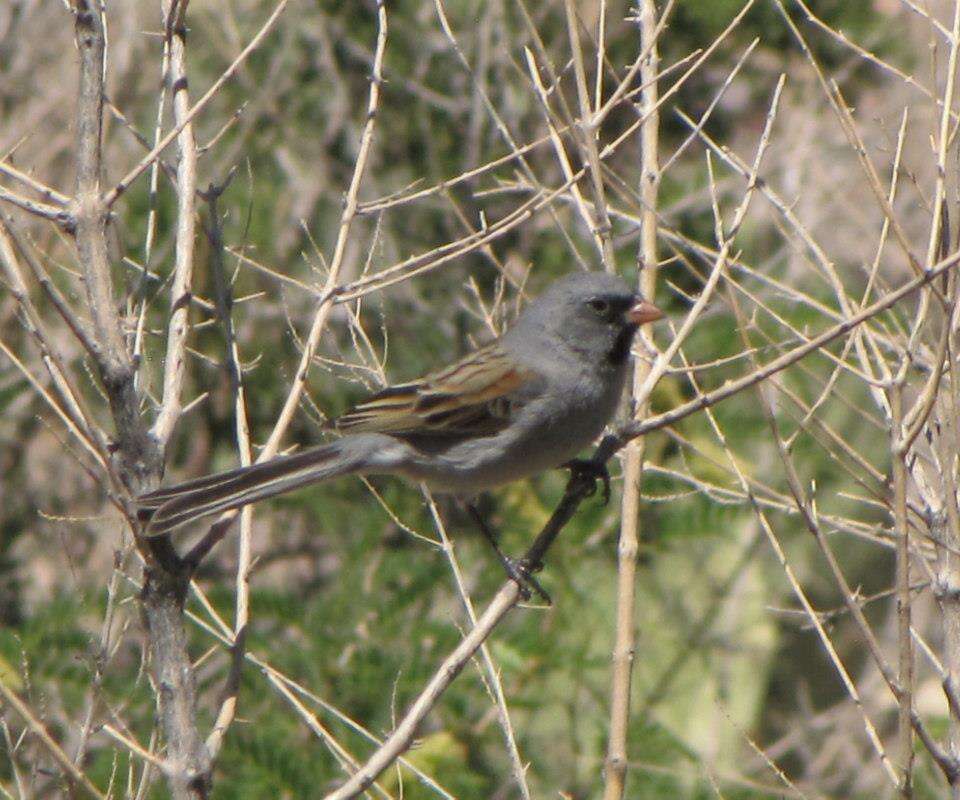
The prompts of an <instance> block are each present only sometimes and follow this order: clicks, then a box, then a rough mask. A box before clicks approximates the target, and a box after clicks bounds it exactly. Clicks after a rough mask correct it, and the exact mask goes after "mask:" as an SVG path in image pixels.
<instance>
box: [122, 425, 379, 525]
mask: <svg viewBox="0 0 960 800" xmlns="http://www.w3.org/2000/svg"><path fill="white" fill-rule="evenodd" d="M359 438H361V437H348V438H346V439H341V440H340V441H337V442H333V443H331V444H325V445H321V446H319V447H312V448H310V449H309V450H304V451H303V452H300V453H294V454H293V455H289V456H281V457H280V458H275V459H272V460H271V461H265V462H263V463H262V464H252V465H251V466H249V467H240V468H239V469H233V470H230V471H229V472H221V473H218V474H216V475H208V476H207V477H205V478H197V479H195V480H192V481H186V482H184V483H180V484H177V485H176V486H169V487H166V488H162V489H157V490H156V491H154V492H149V493H147V494H143V495H141V496H140V497H138V498H137V506H138V516H139V517H140V520H141V521H143V522H146V523H147V525H146V529H145V532H146V535H147V536H160V535H161V534H164V533H170V532H171V531H173V530H176V529H177V528H180V527H182V526H184V525H188V524H190V523H191V522H194V521H195V520H197V519H199V518H200V517H205V516H207V515H208V514H218V513H221V512H223V511H230V510H231V509H234V508H240V507H241V506H245V505H248V504H249V503H255V502H256V501H258V500H264V499H266V498H268V497H274V496H275V495H278V494H283V493H284V492H289V491H290V490H292V489H296V488H298V487H300V486H305V485H306V484H308V483H315V482H316V481H321V480H326V479H327V478H333V477H337V476H339V475H346V474H348V473H351V472H358V471H363V468H364V466H365V465H367V464H368V463H369V460H365V459H364V458H363V453H362V452H360V451H359V450H358V449H357V448H356V447H355V446H353V445H354V440H356V439H359ZM362 449H363V448H361V450H362Z"/></svg>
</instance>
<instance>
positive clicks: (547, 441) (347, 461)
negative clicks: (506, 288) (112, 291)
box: [136, 272, 663, 559]
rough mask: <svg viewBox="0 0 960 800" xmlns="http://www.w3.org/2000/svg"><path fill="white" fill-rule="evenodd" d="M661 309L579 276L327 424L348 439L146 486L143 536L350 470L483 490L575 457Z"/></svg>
mask: <svg viewBox="0 0 960 800" xmlns="http://www.w3.org/2000/svg"><path fill="white" fill-rule="evenodd" d="M662 316H663V313H662V312H661V311H660V309H659V308H657V307H656V306H655V305H654V304H653V303H651V302H650V301H649V300H647V299H645V298H644V297H642V296H641V295H640V294H639V293H637V292H635V291H633V290H632V289H631V288H630V287H629V286H628V285H627V283H626V282H625V281H624V280H623V279H622V278H620V277H618V276H616V275H613V274H609V273H606V272H577V273H572V274H569V275H567V276H565V277H563V278H560V279H558V280H556V281H554V282H553V283H552V284H551V285H549V286H548V287H547V288H546V289H545V290H544V291H543V292H542V293H541V294H540V295H539V296H538V297H536V298H535V299H534V300H532V301H531V302H530V303H528V304H527V305H526V307H525V308H524V309H523V310H522V311H521V312H520V314H519V315H518V316H517V319H516V320H515V322H514V323H513V325H511V326H510V327H509V328H508V329H507V330H506V332H505V333H503V334H502V335H501V336H500V337H499V338H498V339H496V340H495V341H493V342H492V343H491V344H489V345H486V346H484V347H481V348H479V349H477V350H475V351H474V352H472V353H470V354H469V355H468V356H466V357H465V358H463V359H461V360H459V361H457V362H456V363H454V364H452V365H450V366H448V367H445V368H443V369H440V370H437V371H434V372H431V373H429V374H427V375H425V376H424V377H422V378H420V379H418V380H413V381H409V382H404V383H399V384H395V385H392V386H388V387H387V388H385V389H383V390H381V391H379V392H377V393H375V394H373V395H372V396H371V397H369V398H368V399H366V400H364V401H362V402H360V403H358V404H357V405H356V406H354V407H353V408H352V409H350V410H349V411H347V412H346V413H345V414H343V415H342V416H340V417H338V418H336V419H333V420H331V421H330V422H328V423H327V426H326V427H328V428H329V429H330V430H332V431H333V432H336V433H339V434H341V437H340V438H339V439H336V440H334V441H332V442H329V443H326V444H320V445H316V446H313V447H309V448H307V449H304V450H302V451H300V452H294V453H293V454H290V455H283V456H279V457H276V458H273V459H270V460H268V461H264V462H261V463H256V464H253V465H250V466H245V467H240V468H238V469H232V470H229V471H227V472H221V473H218V474H214V475H209V476H206V477H202V478H197V479H194V480H188V481H186V482H183V483H179V484H176V485H174V486H169V487H166V488H160V489H157V490H155V491H151V492H147V493H145V494H142V495H140V496H139V497H138V498H137V499H136V504H137V513H138V517H139V519H140V521H141V524H142V526H143V534H144V535H145V536H147V537H151V536H161V535H164V534H169V533H172V532H174V531H176V530H178V529H180V528H183V527H185V526H188V525H190V524H192V523H194V522H196V521H197V520H199V519H200V518H202V517H205V516H207V515H210V514H217V513H222V512H225V511H229V510H232V509H236V508H240V507H242V506H245V505H248V504H250V503H255V502H257V501H259V500H263V499H266V498H268V497H274V496H276V495H279V494H284V493H286V492H289V491H292V490H294V489H297V488H300V487H303V486H307V485H309V484H312V483H317V482H319V481H325V480H330V479H332V478H336V477H339V476H343V475H348V474H358V475H373V474H392V475H399V476H401V477H403V478H406V479H408V480H410V481H412V482H414V483H423V484H426V485H427V486H428V487H430V488H431V489H432V490H435V491H437V492H441V493H449V494H453V495H456V496H457V497H460V498H470V497H475V496H476V495H478V494H479V493H481V492H483V491H485V490H488V489H491V488H494V487H497V486H500V485H502V484H505V483H509V482H511V481H515V480H519V479H522V478H526V477H529V476H532V475H535V474H537V473H540V472H543V471H545V470H548V469H552V468H556V467H559V466H562V465H564V464H566V463H567V462H570V461H571V460H572V459H574V458H575V457H576V455H577V454H578V453H579V452H580V451H581V450H583V449H584V448H586V447H587V446H589V445H590V444H591V443H592V442H593V441H594V440H595V439H597V437H599V436H600V434H601V433H603V430H604V428H605V427H606V426H607V424H608V423H609V422H610V420H611V419H612V418H613V416H614V414H615V412H616V409H617V407H618V405H619V402H620V399H621V397H622V394H623V390H624V384H625V381H626V378H627V375H628V372H629V360H630V353H631V346H632V342H633V339H634V336H635V334H636V332H637V330H638V329H639V327H640V326H641V325H643V324H645V323H648V322H653V321H655V320H658V319H660V318H661V317H662ZM488 538H489V536H488ZM494 545H495V542H494ZM498 555H500V556H501V559H503V556H502V554H500V553H499V550H498Z"/></svg>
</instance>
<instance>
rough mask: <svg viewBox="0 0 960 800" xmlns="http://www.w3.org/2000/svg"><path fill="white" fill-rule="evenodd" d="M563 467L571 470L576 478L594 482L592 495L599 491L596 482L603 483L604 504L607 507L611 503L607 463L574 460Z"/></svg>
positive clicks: (592, 460) (581, 459) (588, 459)
mask: <svg viewBox="0 0 960 800" xmlns="http://www.w3.org/2000/svg"><path fill="white" fill-rule="evenodd" d="M563 466H564V467H566V468H567V469H569V470H570V471H571V472H572V473H573V474H574V475H575V476H576V477H578V478H584V479H586V480H592V481H593V482H594V487H593V490H592V491H591V492H590V494H594V493H595V492H596V491H597V487H596V482H597V481H598V480H600V481H603V504H604V505H606V504H607V503H609V502H610V473H609V472H608V471H607V464H606V462H605V461H595V460H594V459H592V458H574V459H573V460H572V461H568V462H567V463H566V464H564V465H563ZM588 497H589V495H588Z"/></svg>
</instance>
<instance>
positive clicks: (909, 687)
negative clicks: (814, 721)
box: [890, 380, 913, 798]
mask: <svg viewBox="0 0 960 800" xmlns="http://www.w3.org/2000/svg"><path fill="white" fill-rule="evenodd" d="M890 410H891V417H892V419H891V424H890V431H891V433H890V445H891V446H890V451H891V455H892V462H893V463H892V469H893V516H894V527H895V529H896V533H897V570H896V572H897V574H896V584H897V585H896V590H897V643H898V648H899V661H900V665H899V667H900V668H899V675H898V682H899V684H900V692H899V695H898V696H897V702H898V704H899V714H898V717H897V740H898V747H897V761H898V762H899V767H900V769H901V770H902V773H901V782H900V793H901V795H902V796H903V797H904V798H910V797H912V796H913V787H912V780H911V778H912V774H913V729H912V725H911V718H910V717H911V711H912V709H913V640H912V638H911V636H910V537H909V535H908V534H909V528H908V525H907V464H906V458H907V453H908V452H909V447H910V445H909V443H907V442H905V440H904V431H903V383H902V382H901V381H899V380H897V381H895V382H894V384H893V386H892V388H891V391H890Z"/></svg>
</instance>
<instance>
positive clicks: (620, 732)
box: [603, 0, 660, 800]
mask: <svg viewBox="0 0 960 800" xmlns="http://www.w3.org/2000/svg"><path fill="white" fill-rule="evenodd" d="M637 11H638V18H639V24H640V47H641V49H642V51H643V52H645V53H646V54H647V55H646V58H644V60H643V62H642V63H641V65H640V80H641V83H642V84H643V87H644V88H643V90H642V92H641V94H640V113H641V115H642V117H643V119H644V123H643V127H642V128H641V134H640V148H641V150H640V170H641V174H640V197H641V200H642V203H643V210H642V221H641V231H640V237H641V238H640V254H639V261H640V268H641V269H640V290H641V292H642V293H643V295H644V296H645V297H648V298H652V297H653V295H654V292H655V290H656V280H657V272H656V268H657V195H658V190H659V184H660V173H659V165H658V154H657V150H658V142H659V136H658V134H659V124H660V115H659V112H658V111H657V94H658V92H657V81H656V75H657V70H658V68H659V55H658V53H657V44H656V36H657V13H656V6H655V4H654V0H638V8H637ZM641 337H642V339H641V341H642V342H643V344H644V345H645V346H646V347H648V348H652V346H653V340H652V335H651V332H650V329H649V326H647V327H646V329H645V330H644V331H643V332H642V333H641ZM649 369H650V368H649V365H647V364H646V362H639V361H638V362H637V365H636V367H635V372H634V376H633V391H634V397H636V392H637V391H639V390H640V388H641V387H642V386H643V384H644V382H645V380H646V377H647V373H648V372H649ZM646 410H647V404H646V403H643V405H642V406H641V407H639V408H635V409H634V410H633V411H634V414H635V415H636V416H639V417H642V416H643V415H644V414H645V413H646ZM643 453H644V440H643V439H638V440H636V441H635V442H633V443H632V444H631V445H629V446H628V448H627V450H626V454H625V456H624V471H623V501H622V505H621V515H622V516H621V522H620V541H619V546H618V548H617V621H616V626H617V627H616V634H615V642H614V649H613V674H612V680H611V687H610V733H609V737H610V738H609V741H608V743H607V760H606V785H605V787H604V794H603V797H604V800H620V798H622V797H623V795H624V789H625V787H626V777H627V728H628V726H629V722H630V684H631V679H632V673H633V658H634V653H635V648H636V631H635V622H634V610H635V604H636V593H635V588H634V587H635V585H636V572H637V555H638V552H639V546H640V483H641V478H642V471H643Z"/></svg>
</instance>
